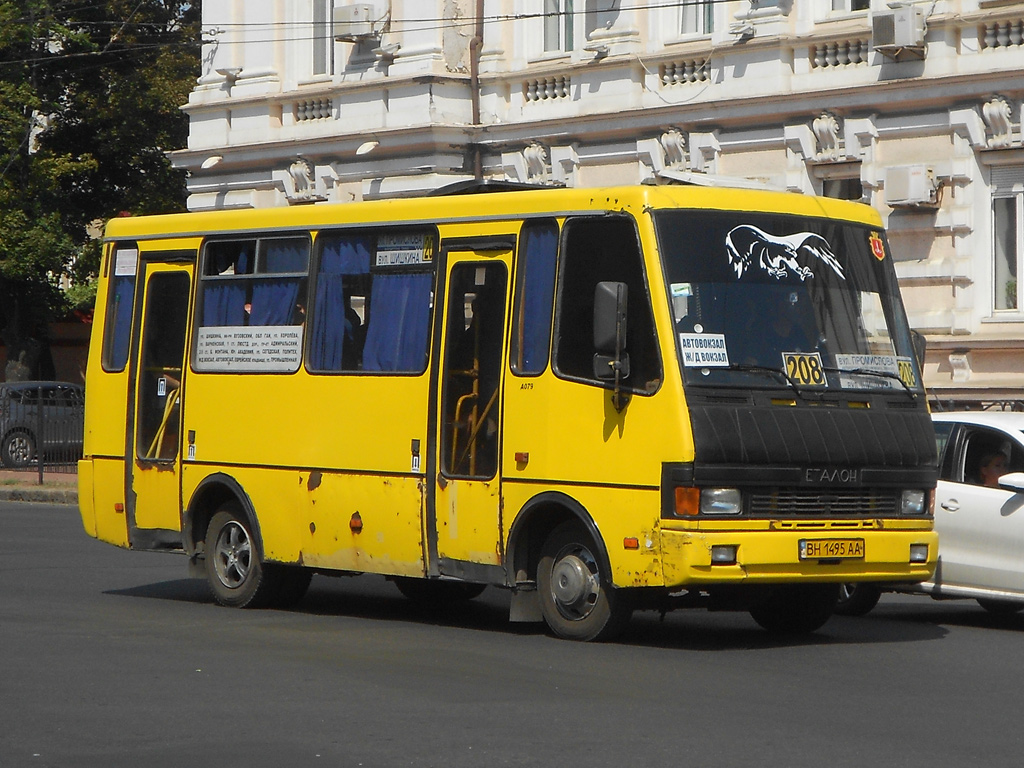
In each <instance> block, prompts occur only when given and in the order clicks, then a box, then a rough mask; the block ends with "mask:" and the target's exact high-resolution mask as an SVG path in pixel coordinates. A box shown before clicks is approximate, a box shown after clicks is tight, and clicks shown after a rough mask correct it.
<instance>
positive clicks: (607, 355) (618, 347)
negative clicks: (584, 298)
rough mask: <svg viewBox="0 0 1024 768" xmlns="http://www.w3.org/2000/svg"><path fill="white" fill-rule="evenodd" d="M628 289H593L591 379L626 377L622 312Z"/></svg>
mask: <svg viewBox="0 0 1024 768" xmlns="http://www.w3.org/2000/svg"><path fill="white" fill-rule="evenodd" d="M628 297H629V289H628V288H627V287H626V284H625V283H614V282H603V283H598V284H597V287H596V288H594V376H596V377H597V378H599V379H616V380H618V379H620V378H623V379H624V378H628V377H629V355H627V354H626V308H627V304H628Z"/></svg>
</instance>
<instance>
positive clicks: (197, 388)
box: [78, 185, 937, 640]
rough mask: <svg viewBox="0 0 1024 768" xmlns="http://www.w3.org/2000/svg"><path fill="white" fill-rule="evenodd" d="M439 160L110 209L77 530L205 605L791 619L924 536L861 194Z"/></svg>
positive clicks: (927, 547) (907, 359)
mask: <svg viewBox="0 0 1024 768" xmlns="http://www.w3.org/2000/svg"><path fill="white" fill-rule="evenodd" d="M488 189H489V188H488V187H487V186H486V185H484V186H481V187H480V188H478V189H475V188H474V189H462V190H457V191H455V190H452V191H450V192H449V194H442V195H432V196H428V197H422V198H416V199H394V200H385V201H373V202H363V203H350V204H319V205H307V206H296V207H290V208H275V209H266V210H232V211H218V212H206V213H190V214H176V215H166V216H149V217H138V218H132V217H127V218H119V219H115V220H113V221H111V222H110V223H109V225H108V227H107V229H106V235H105V246H104V248H105V250H104V256H103V262H102V274H101V277H100V282H99V290H98V296H97V310H96V316H95V324H94V328H93V340H92V345H91V348H90V357H89V365H88V374H87V385H86V430H85V446H84V454H85V458H84V459H83V460H82V462H81V463H80V465H79V475H78V476H79V499H80V506H81V513H82V520H83V522H84V525H85V529H86V531H87V532H88V533H89V534H90V535H92V536H94V537H96V538H98V539H101V540H103V541H107V542H110V543H112V544H116V545H118V546H121V547H128V548H131V549H142V550H154V549H178V550H183V551H184V552H185V553H186V554H187V555H188V558H189V562H190V566H191V572H192V573H193V574H195V575H200V574H202V575H205V577H206V578H207V579H208V581H209V584H210V587H211V590H212V592H213V595H214V597H215V599H216V600H217V601H218V602H220V603H222V604H224V605H228V606H239V607H243V606H260V605H262V606H268V605H277V606H279V605H285V604H289V603H294V602H296V601H297V600H299V599H301V597H302V596H303V594H304V593H305V590H306V588H307V586H308V584H309V580H310V576H311V574H313V573H314V572H315V573H323V574H343V573H348V574H351V573H372V574H381V575H383V576H385V577H387V578H389V579H392V580H393V581H395V583H396V584H397V586H398V587H399V589H400V590H401V591H402V592H403V593H404V594H405V595H407V596H409V597H411V598H417V599H431V600H457V599H468V598H472V597H474V596H476V595H477V594H479V592H480V591H482V590H483V589H484V588H485V587H486V586H487V585H496V586H500V587H505V588H508V589H510V590H511V595H512V597H511V602H510V605H511V611H510V613H511V617H510V618H511V619H512V620H513V621H544V622H546V623H547V624H548V625H549V627H550V629H551V631H553V632H554V633H555V634H556V635H559V636H562V637H567V638H574V639H582V640H591V639H604V638H608V637H611V636H614V634H615V633H616V632H618V631H619V630H621V629H622V627H623V626H624V624H625V623H626V621H627V620H628V618H629V616H630V615H631V613H632V611H634V610H636V609H651V608H657V609H661V610H666V609H669V608H674V607H683V606H703V607H708V608H711V609H737V610H746V611H749V612H750V613H751V615H752V616H753V618H754V619H755V620H756V621H757V622H758V623H759V624H761V625H762V626H764V627H765V628H767V629H769V630H771V631H782V632H809V631H813V630H815V629H817V628H818V627H820V626H821V625H822V624H823V623H824V622H825V621H826V620H827V619H828V617H829V615H830V614H831V611H832V609H833V606H834V604H835V600H836V594H837V585H838V584H839V583H841V582H854V583H855V582H871V581H874V582H890V583H891V582H896V581H906V582H918V581H922V580H924V579H926V578H928V577H929V575H930V574H931V572H932V570H933V569H934V567H935V558H936V554H937V552H936V545H937V542H936V537H935V535H934V533H933V531H932V509H931V505H932V500H933V495H934V492H933V489H934V485H935V479H936V466H935V463H936V453H935V442H934V433H933V430H932V426H931V421H930V417H929V413H928V409H927V406H926V403H925V393H924V390H923V388H922V381H921V371H920V369H919V364H918V362H917V358H916V356H915V353H914V346H913V338H912V332H911V330H910V328H909V327H908V324H907V319H906V316H905V313H904V309H903V306H902V304H901V301H900V296H899V291H898V288H897V284H896V277H895V271H894V268H893V263H892V261H893V260H892V256H891V254H890V253H889V249H888V245H887V242H886V239H885V235H884V232H883V230H882V226H881V221H880V218H879V216H878V214H877V213H876V212H875V211H873V210H872V209H871V208H869V207H867V206H863V205H860V204H854V203H849V202H844V201H837V200H830V199H823V198H815V197H807V196H800V195H794V194H787V193H774V192H762V191H752V190H736V189H722V188H704V187H686V186H637V187H624V188H609V189H532V190H526V189H523V190H514V191H508V190H502V191H486V193H485V190H488Z"/></svg>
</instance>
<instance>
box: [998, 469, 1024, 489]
mask: <svg viewBox="0 0 1024 768" xmlns="http://www.w3.org/2000/svg"><path fill="white" fill-rule="evenodd" d="M999 487H1000V488H1002V489H1003V490H1004V491H1013V492H1014V493H1024V472H1010V473H1008V474H1005V475H1003V476H1002V477H1000V478H999Z"/></svg>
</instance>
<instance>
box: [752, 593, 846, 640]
mask: <svg viewBox="0 0 1024 768" xmlns="http://www.w3.org/2000/svg"><path fill="white" fill-rule="evenodd" d="M838 598H839V585H838V584H779V585H777V586H773V587H771V588H770V589H769V590H768V593H767V594H766V595H765V597H764V598H763V599H761V600H760V601H759V602H757V603H756V604H755V605H754V606H753V607H752V608H751V609H750V615H751V616H752V617H753V618H754V621H756V622H757V623H758V624H760V625H761V626H762V627H764V628H765V629H767V630H768V631H769V632H773V633H777V634H784V635H806V634H809V633H811V632H814V631H815V630H817V629H820V628H821V627H822V626H823V625H824V624H825V622H826V621H828V620H829V617H830V616H831V615H832V613H833V611H834V610H835V606H836V600H838Z"/></svg>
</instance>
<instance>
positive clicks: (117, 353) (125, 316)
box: [107, 275, 135, 371]
mask: <svg viewBox="0 0 1024 768" xmlns="http://www.w3.org/2000/svg"><path fill="white" fill-rule="evenodd" d="M113 293H114V299H113V301H112V302H111V304H110V306H111V311H110V317H109V318H108V319H107V322H108V323H109V324H110V330H109V331H108V334H109V335H108V337H107V338H108V339H110V341H109V342H108V351H107V367H108V368H109V369H111V370H117V371H119V370H121V369H123V368H124V367H125V365H126V364H127V363H128V348H129V343H130V342H131V338H132V304H133V303H134V302H133V299H134V298H135V276H134V275H131V276H122V277H115V278H114V287H113Z"/></svg>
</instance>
